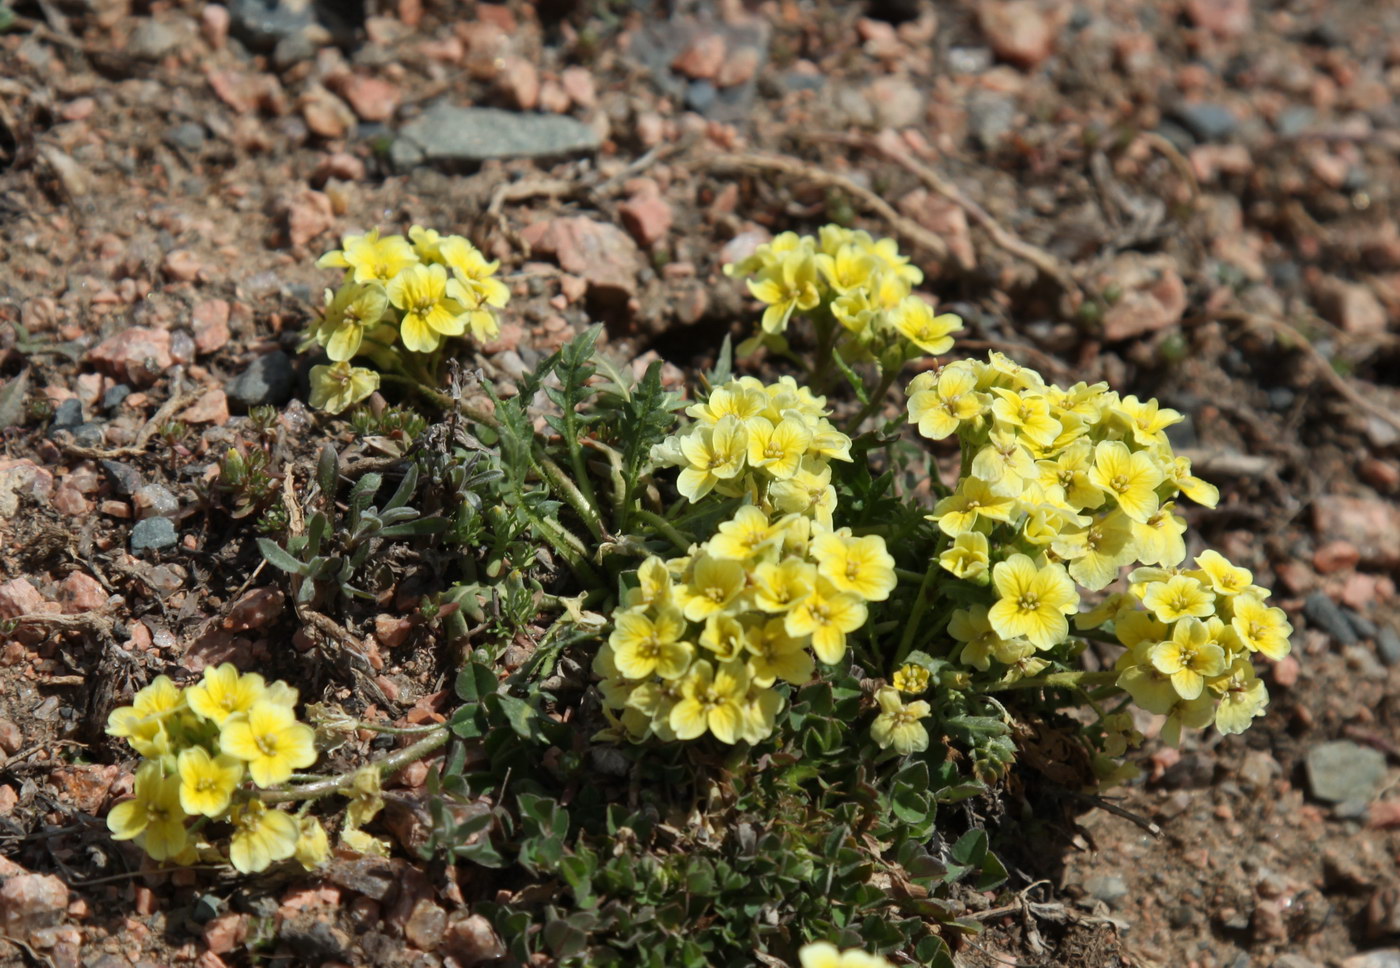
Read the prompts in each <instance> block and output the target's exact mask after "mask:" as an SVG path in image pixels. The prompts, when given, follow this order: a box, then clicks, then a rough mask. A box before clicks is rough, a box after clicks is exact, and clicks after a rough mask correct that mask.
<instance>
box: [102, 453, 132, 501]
mask: <svg viewBox="0 0 1400 968" xmlns="http://www.w3.org/2000/svg"><path fill="white" fill-rule="evenodd" d="M101 463H102V469H103V470H104V471H106V472H107V479H108V480H109V481H111V482H112V490H113V491H115V492H116V493H117V494H119V495H121V496H122V497H129V496H131V495H132V494H135V493H136V491H137V489H138V488H139V487H140V486H141V474H140V473H139V472H138V471H137V470H136V468H134V467H132V466H131V465H130V464H123V463H121V462H120V461H115V460H104V461H102V462H101Z"/></svg>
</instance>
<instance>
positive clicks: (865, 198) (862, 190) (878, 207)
mask: <svg viewBox="0 0 1400 968" xmlns="http://www.w3.org/2000/svg"><path fill="white" fill-rule="evenodd" d="M690 164H691V165H692V166H693V167H696V168H714V169H719V170H721V171H765V172H773V173H775V174H779V175H787V176H790V177H793V178H798V179H801V180H802V181H805V182H808V183H810V184H813V185H817V186H818V187H821V188H835V189H837V190H839V191H842V192H845V193H846V194H847V195H850V196H851V197H852V198H854V199H856V200H857V201H858V202H860V203H861V204H862V205H863V206H865V208H867V209H869V210H870V211H872V212H874V213H875V214H876V215H878V216H879V217H880V218H882V219H884V220H885V221H886V222H888V223H889V224H890V227H891V228H892V229H894V231H895V234H897V235H901V236H903V237H904V238H906V239H908V240H909V241H910V242H912V243H914V244H915V245H917V246H919V247H921V248H923V249H925V250H927V251H928V252H930V253H932V254H933V256H934V258H936V259H938V260H939V261H940V262H941V261H943V260H944V259H946V258H947V257H948V244H947V243H946V242H944V241H943V239H942V238H940V237H939V236H938V235H936V234H934V233H933V232H930V231H929V230H928V229H926V228H924V227H923V226H922V225H920V224H919V223H918V222H915V221H914V220H913V219H910V218H905V217H904V216H903V215H900V214H899V213H898V212H896V211H895V210H894V208H893V207H892V206H891V205H890V204H889V203H888V202H886V201H885V200H884V199H883V198H881V197H880V196H879V195H876V194H875V193H874V192H872V191H871V190H870V189H868V188H866V187H865V186H864V185H858V184H856V183H855V182H853V181H852V180H851V179H849V178H847V177H845V176H844V175H836V174H833V173H832V172H829V171H825V170H823V169H822V168H819V167H817V166H816V165H812V164H808V163H807V162H805V161H798V160H797V159H796V158H784V157H781V156H779V155H761V154H718V155H706V156H704V157H701V158H697V159H696V160H695V161H693V162H691V163H690Z"/></svg>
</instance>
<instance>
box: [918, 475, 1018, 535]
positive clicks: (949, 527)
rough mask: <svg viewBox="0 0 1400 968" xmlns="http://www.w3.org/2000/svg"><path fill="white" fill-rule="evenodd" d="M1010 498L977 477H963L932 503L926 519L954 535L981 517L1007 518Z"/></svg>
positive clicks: (1010, 503) (972, 525) (971, 527)
mask: <svg viewBox="0 0 1400 968" xmlns="http://www.w3.org/2000/svg"><path fill="white" fill-rule="evenodd" d="M1013 510H1014V509H1013V505H1012V499H1011V498H1009V497H1007V496H1006V495H1004V494H1000V493H997V492H996V491H994V490H993V489H992V485H990V484H988V483H987V482H986V481H984V480H982V479H981V478H979V477H964V478H963V479H962V482H961V483H959V484H958V489H957V490H956V491H955V492H953V493H952V494H950V495H948V496H947V497H945V498H943V499H942V500H941V501H939V502H938V503H937V504H935V505H934V506H933V513H932V514H930V515H929V516H928V517H929V520H930V521H937V522H938V527H939V529H940V530H941V531H942V532H943V533H944V534H946V535H949V536H950V537H953V538H956V537H957V536H958V535H960V534H964V533H966V532H968V531H971V530H972V529H973V528H975V527H977V525H978V523H979V522H980V521H982V519H984V518H985V519H987V520H989V521H1009V520H1011V515H1012V512H1013Z"/></svg>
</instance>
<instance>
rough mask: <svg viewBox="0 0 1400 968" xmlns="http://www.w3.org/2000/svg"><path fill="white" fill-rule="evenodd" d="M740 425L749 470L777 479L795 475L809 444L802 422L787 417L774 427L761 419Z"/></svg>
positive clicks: (808, 430) (808, 431) (791, 415)
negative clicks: (745, 434) (759, 470)
mask: <svg viewBox="0 0 1400 968" xmlns="http://www.w3.org/2000/svg"><path fill="white" fill-rule="evenodd" d="M744 426H745V429H746V430H747V431H748V441H749V466H750V467H761V468H763V469H764V470H765V471H767V472H768V473H769V474H771V475H772V476H773V477H775V478H777V479H778V480H786V479H787V478H790V477H792V476H793V475H794V474H796V473H797V469H798V468H799V467H800V466H801V464H802V457H803V455H804V454H806V453H807V448H808V447H810V446H811V444H812V430H811V428H810V427H808V426H807V424H806V423H805V422H804V421H803V420H801V419H800V418H798V417H797V416H796V415H795V414H790V415H788V416H785V417H783V419H782V420H780V421H779V422H778V424H777V426H774V425H773V424H772V423H770V422H769V421H767V420H765V419H764V418H762V417H752V418H750V419H749V421H748V422H747V423H746V424H745V425H744Z"/></svg>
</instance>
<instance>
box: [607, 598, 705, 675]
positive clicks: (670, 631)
mask: <svg viewBox="0 0 1400 968" xmlns="http://www.w3.org/2000/svg"><path fill="white" fill-rule="evenodd" d="M684 634H685V620H684V619H683V618H682V617H681V614H680V612H678V611H676V610H675V609H674V608H667V609H663V610H662V611H661V613H660V614H659V615H658V616H657V617H656V618H655V619H652V618H648V617H647V616H646V615H645V614H643V613H642V612H623V613H622V614H621V615H619V616H618V617H617V627H616V628H614V629H613V633H612V635H610V636H608V644H609V645H611V646H612V650H613V663H614V664H615V665H616V666H617V671H618V672H619V673H621V674H622V675H624V676H626V677H627V678H628V679H645V678H647V677H648V676H651V675H653V674H656V675H659V676H661V677H662V678H663V679H675V678H677V677H678V676H681V675H683V674H684V673H685V670H686V667H687V666H688V665H690V657H691V645H690V643H689V642H682V641H680V638H681V636H682V635H684Z"/></svg>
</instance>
